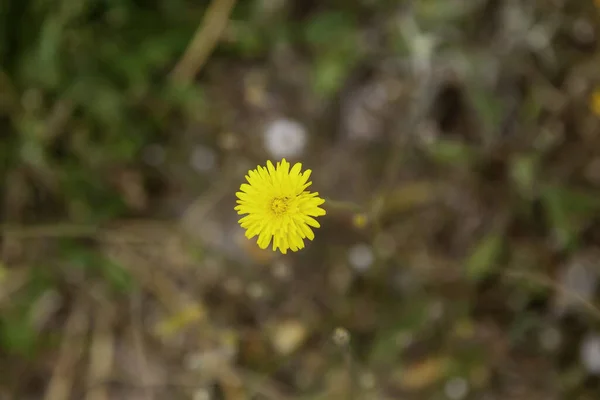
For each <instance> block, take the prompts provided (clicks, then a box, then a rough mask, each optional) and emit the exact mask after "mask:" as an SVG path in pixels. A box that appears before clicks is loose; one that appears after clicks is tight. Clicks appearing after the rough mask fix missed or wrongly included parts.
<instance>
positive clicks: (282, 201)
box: [271, 197, 289, 215]
mask: <svg viewBox="0 0 600 400" xmlns="http://www.w3.org/2000/svg"><path fill="white" fill-rule="evenodd" d="M288 200H289V199H288V198H287V197H275V198H274V199H273V201H272V202H271V211H273V214H275V215H281V214H283V213H285V212H286V211H287V208H288Z"/></svg>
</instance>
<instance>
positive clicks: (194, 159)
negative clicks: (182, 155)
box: [190, 146, 217, 172]
mask: <svg viewBox="0 0 600 400" xmlns="http://www.w3.org/2000/svg"><path fill="white" fill-rule="evenodd" d="M216 162H217V156H216V155H215V152H214V151H213V150H212V149H210V148H208V147H205V146H196V147H195V148H194V150H193V151H192V154H191V156H190V164H191V165H192V168H194V169H195V170H196V171H198V172H208V171H210V170H212V169H213V168H214V167H215V164H216Z"/></svg>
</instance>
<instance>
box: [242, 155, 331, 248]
mask: <svg viewBox="0 0 600 400" xmlns="http://www.w3.org/2000/svg"><path fill="white" fill-rule="evenodd" d="M301 169H302V164H300V163H296V164H294V166H293V167H291V169H290V163H288V162H287V161H286V160H285V158H284V159H283V160H281V162H278V163H277V165H275V166H273V163H272V162H271V161H267V166H266V167H261V166H258V167H256V169H253V170H250V171H249V172H248V175H246V180H247V181H248V183H243V184H242V185H241V186H240V191H239V192H237V193H236V196H237V197H238V200H237V206H236V207H235V210H236V211H237V212H238V214H247V215H246V216H244V217H242V218H241V219H240V220H239V223H240V225H241V226H242V228H244V229H246V237H247V238H248V239H250V238H253V237H254V236H256V235H258V246H259V247H260V248H261V249H266V248H267V247H268V246H269V243H271V239H272V240H273V251H275V250H277V249H279V250H280V251H281V252H282V253H283V254H286V253H287V251H288V249H291V250H292V251H298V250H300V249H302V248H304V239H306V238H308V239H310V240H313V239H314V237H315V234H314V232H313V231H312V229H311V227H313V228H319V227H320V225H319V223H318V222H317V220H316V219H315V218H314V217H319V216H321V215H325V210H324V209H322V208H320V207H319V206H320V205H321V204H323V203H324V202H325V200H323V199H321V198H320V197H318V196H319V193H317V192H314V193H311V192H309V191H307V190H306V188H307V187H309V186H310V185H311V183H312V182H309V181H308V178H309V177H310V173H311V170H306V171H304V172H301Z"/></svg>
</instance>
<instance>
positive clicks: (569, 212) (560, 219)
mask: <svg viewBox="0 0 600 400" xmlns="http://www.w3.org/2000/svg"><path fill="white" fill-rule="evenodd" d="M598 199H600V197H599V195H598V194H595V193H590V192H585V191H581V190H577V189H571V188H565V187H562V186H547V187H545V188H544V190H543V193H542V201H543V204H544V208H545V210H546V215H547V218H548V221H549V223H550V225H551V227H552V230H553V231H554V235H555V239H556V241H557V242H558V245H559V246H560V248H561V249H572V248H573V247H575V246H576V245H577V244H578V236H579V234H580V233H581V231H582V230H583V229H585V228H586V227H587V226H588V224H589V222H590V221H591V220H592V219H593V218H595V217H597V216H598V215H599V213H600V200H598Z"/></svg>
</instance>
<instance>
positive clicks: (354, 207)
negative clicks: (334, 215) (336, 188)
mask: <svg viewBox="0 0 600 400" xmlns="http://www.w3.org/2000/svg"><path fill="white" fill-rule="evenodd" d="M324 208H330V209H333V210H335V209H337V210H346V211H353V212H361V211H362V207H361V206H359V205H358V204H356V203H352V202H349V201H339V200H332V199H329V198H325V205H324Z"/></svg>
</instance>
